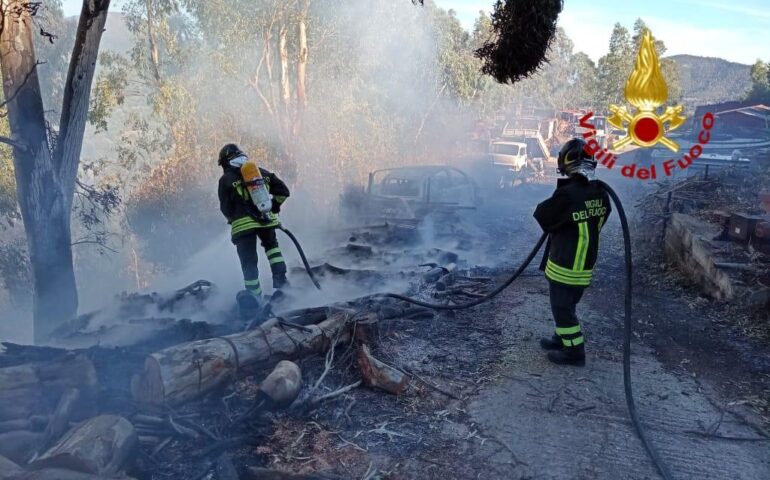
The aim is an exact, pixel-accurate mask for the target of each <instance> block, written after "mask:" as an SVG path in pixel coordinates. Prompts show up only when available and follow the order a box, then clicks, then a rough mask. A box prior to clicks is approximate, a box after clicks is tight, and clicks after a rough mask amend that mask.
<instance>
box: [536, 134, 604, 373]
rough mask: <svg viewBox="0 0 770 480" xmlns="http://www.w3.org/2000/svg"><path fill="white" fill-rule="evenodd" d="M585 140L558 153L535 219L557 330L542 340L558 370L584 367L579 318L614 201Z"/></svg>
mask: <svg viewBox="0 0 770 480" xmlns="http://www.w3.org/2000/svg"><path fill="white" fill-rule="evenodd" d="M585 146H586V143H585V141H584V140H583V139H582V138H574V139H572V140H570V141H568V142H567V143H566V144H565V145H564V146H563V147H562V149H561V151H560V152H559V157H558V170H559V173H560V174H562V175H565V176H566V177H567V178H562V179H559V180H558V181H557V186H556V191H555V192H554V193H553V195H552V196H551V198H549V199H547V200H545V201H544V202H542V203H540V204H539V205H538V206H537V208H536V209H535V214H534V216H535V219H536V220H537V222H538V223H539V224H540V226H541V227H542V229H543V230H544V231H545V232H547V233H548V234H549V235H548V242H547V243H546V247H545V254H544V255H543V262H542V264H541V265H540V269H541V270H544V271H545V276H546V278H547V279H548V283H549V290H550V301H551V311H552V313H553V318H554V321H555V323H556V331H555V333H554V334H553V336H552V337H551V338H545V339H542V340H541V341H540V346H541V347H542V348H543V349H545V350H548V359H549V360H550V361H551V362H553V363H555V364H558V365H576V366H584V365H585V337H584V335H583V330H582V328H581V326H580V321H579V320H578V317H577V315H576V307H577V304H578V303H579V302H580V299H581V297H582V296H583V291H584V290H585V289H586V288H587V287H588V286H589V285H590V284H591V278H592V275H593V267H594V264H595V263H596V257H597V253H598V247H599V234H600V232H601V230H602V227H603V226H604V225H605V223H606V222H607V218H608V217H609V215H610V212H611V208H610V201H609V200H610V199H609V196H608V195H607V193H606V191H605V190H604V189H603V188H602V187H601V185H600V184H599V183H598V182H596V181H595V180H596V160H595V159H594V158H593V156H592V155H589V154H588V153H587V152H586V150H585Z"/></svg>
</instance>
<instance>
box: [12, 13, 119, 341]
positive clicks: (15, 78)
mask: <svg viewBox="0 0 770 480" xmlns="http://www.w3.org/2000/svg"><path fill="white" fill-rule="evenodd" d="M28 3H29V2H23V1H18V0H1V1H0V5H1V6H2V32H0V66H2V71H3V91H4V93H5V98H6V99H7V100H6V104H5V107H6V108H7V110H8V121H9V124H10V129H11V138H10V139H5V140H4V141H5V143H8V144H10V145H12V146H13V154H14V168H15V172H16V188H17V198H18V201H19V207H20V209H21V214H22V218H23V219H24V228H25V232H26V236H27V245H28V247H29V255H30V263H31V265H32V277H33V285H34V295H33V301H34V327H35V328H34V331H35V340H36V341H37V342H42V341H45V340H46V339H47V338H48V336H49V335H50V333H51V332H52V331H53V330H54V329H55V328H56V326H57V325H58V324H59V323H61V322H62V321H66V320H69V319H71V318H72V317H74V316H75V314H76V313H77V306H78V296H77V286H76V284H75V273H74V268H73V262H72V248H71V242H72V240H71V234H70V214H71V210H72V201H73V195H74V192H75V184H76V179H77V173H78V165H79V163H80V152H81V149H82V145H83V133H84V130H85V125H86V120H87V118H86V117H87V113H88V104H89V99H90V93H91V83H92V80H93V75H94V69H95V67H96V56H97V53H98V49H99V42H100V41H101V36H102V32H103V30H104V24H105V21H106V19H107V10H108V8H109V4H110V0H85V1H84V2H83V8H82V11H81V14H80V21H79V23H78V28H77V34H76V38H75V46H74V48H73V51H72V57H71V58H70V64H69V72H68V74H67V80H66V83H65V89H64V99H63V101H62V107H61V118H60V120H59V133H58V135H57V134H54V133H53V132H49V130H48V128H47V124H46V119H45V112H44V107H43V100H42V97H41V94H40V82H39V79H38V74H37V69H36V67H37V64H38V62H37V60H36V57H35V51H34V48H33V44H32V35H36V34H37V27H36V26H35V25H34V24H33V18H32V15H31V13H30V10H29V8H28V7H27V5H28Z"/></svg>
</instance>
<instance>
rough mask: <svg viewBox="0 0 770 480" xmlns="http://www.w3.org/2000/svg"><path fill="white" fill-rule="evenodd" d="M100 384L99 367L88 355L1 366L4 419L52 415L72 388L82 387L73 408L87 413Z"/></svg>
mask: <svg viewBox="0 0 770 480" xmlns="http://www.w3.org/2000/svg"><path fill="white" fill-rule="evenodd" d="M97 387H98V382H97V378H96V369H95V368H94V365H93V363H91V361H90V360H89V359H88V358H86V357H85V356H84V355H75V356H67V357H64V358H63V359H58V360H56V361H52V362H35V363H26V364H23V365H17V366H15V367H6V368H0V421H8V420H19V419H22V420H24V419H28V418H29V417H30V416H31V415H40V414H43V415H48V414H50V413H51V412H53V411H54V409H55V408H56V405H57V402H58V401H59V399H60V398H61V396H62V395H63V394H64V392H65V391H67V390H68V389H70V388H77V389H78V390H79V391H80V396H79V397H80V398H79V401H78V402H75V405H73V408H74V407H77V408H76V410H77V411H78V413H81V414H83V413H86V412H88V410H89V407H91V406H92V405H93V402H94V399H95V396H96V391H97ZM81 418H82V417H81Z"/></svg>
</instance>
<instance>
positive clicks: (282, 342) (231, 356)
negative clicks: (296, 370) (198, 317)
mask: <svg viewBox="0 0 770 480" xmlns="http://www.w3.org/2000/svg"><path fill="white" fill-rule="evenodd" d="M349 317H350V315H349V314H347V313H339V314H335V315H333V316H331V317H330V318H329V319H327V320H325V321H323V322H321V323H320V324H318V325H309V326H308V327H307V328H306V329H305V330H294V329H290V328H287V327H273V328H271V329H269V330H268V329H261V328H256V329H254V330H249V331H247V332H243V333H237V334H234V335H228V336H226V337H217V338H211V339H207V340H199V341H195V342H190V343H184V344H181V345H176V346H173V347H170V348H167V349H165V350H161V351H160V352H156V353H153V354H152V355H149V356H148V357H147V359H146V361H145V364H144V370H143V372H142V373H140V374H139V375H137V376H135V377H134V379H133V380H132V382H131V390H132V393H133V396H134V399H135V400H136V401H137V402H138V403H143V404H152V405H160V404H170V405H178V404H182V403H185V402H187V401H190V400H193V399H195V398H198V397H200V396H201V395H204V394H206V393H208V392H211V391H213V390H215V389H216V388H218V387H221V386H223V385H226V384H227V383H230V382H233V381H234V380H235V379H236V378H238V376H239V375H241V374H243V373H248V372H250V371H252V372H253V371H254V370H256V369H259V368H265V367H269V366H270V365H273V364H275V363H276V362H278V361H279V360H282V359H287V358H294V357H297V356H300V355H307V354H309V353H313V352H323V351H325V350H327V349H328V348H329V347H330V346H331V345H332V344H333V343H334V342H333V339H334V338H337V339H338V342H341V341H344V340H345V339H347V338H349V336H350V328H351V324H350V321H349Z"/></svg>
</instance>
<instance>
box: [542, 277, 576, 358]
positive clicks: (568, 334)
mask: <svg viewBox="0 0 770 480" xmlns="http://www.w3.org/2000/svg"><path fill="white" fill-rule="evenodd" d="M548 284H549V285H550V296H551V312H553V319H554V321H555V322H556V335H557V336H558V337H559V338H560V339H561V341H562V344H564V347H566V348H579V349H581V350H582V349H583V343H584V338H583V332H582V330H581V329H580V321H579V320H578V318H577V315H576V314H575V308H576V307H577V304H578V303H579V302H580V299H581V298H582V297H583V290H584V289H583V288H580V287H573V286H570V285H564V284H561V283H558V282H554V281H549V282H548Z"/></svg>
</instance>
